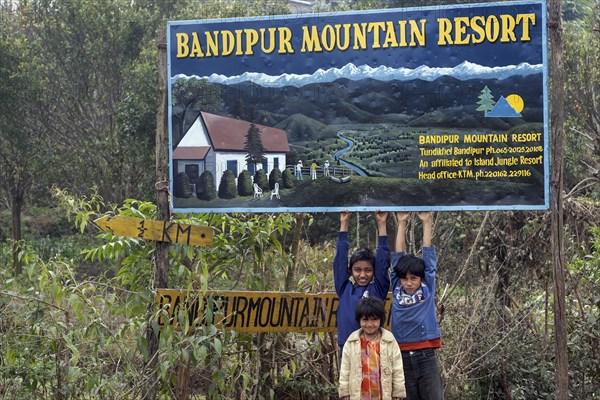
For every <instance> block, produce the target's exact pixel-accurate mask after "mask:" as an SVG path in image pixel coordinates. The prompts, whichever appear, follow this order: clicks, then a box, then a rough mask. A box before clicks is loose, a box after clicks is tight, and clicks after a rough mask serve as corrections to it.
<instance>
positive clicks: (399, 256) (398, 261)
mask: <svg viewBox="0 0 600 400" xmlns="http://www.w3.org/2000/svg"><path fill="white" fill-rule="evenodd" d="M418 215H419V219H420V220H421V222H422V224H423V253H422V256H423V258H421V257H417V256H415V255H414V254H406V224H407V221H408V218H409V217H410V213H407V212H398V213H396V218H397V220H398V232H397V234H396V251H395V252H394V253H392V273H391V276H392V310H391V312H392V333H393V334H394V337H395V338H396V341H397V342H398V344H399V345H400V350H401V352H402V364H403V366H404V377H405V384H406V393H407V398H408V399H410V400H412V399H420V400H443V398H444V390H443V385H442V378H441V374H440V368H439V365H438V362H437V356H436V354H435V349H439V348H441V347H442V339H441V333H440V327H439V324H438V321H437V317H436V309H435V271H436V267H437V261H436V254H435V247H433V246H432V245H431V221H430V218H431V217H430V213H429V212H419V214H418Z"/></svg>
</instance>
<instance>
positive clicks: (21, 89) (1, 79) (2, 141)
mask: <svg viewBox="0 0 600 400" xmlns="http://www.w3.org/2000/svg"><path fill="white" fill-rule="evenodd" d="M0 15H1V16H2V28H3V29H2V31H1V34H0V178H1V181H2V184H1V185H0V198H1V199H2V202H4V203H5V204H6V205H7V206H8V207H9V208H10V210H11V220H12V223H11V228H12V240H13V247H12V256H13V257H12V258H13V273H14V274H15V275H18V274H20V273H21V262H20V258H19V253H20V251H21V239H22V235H21V215H22V213H23V208H24V206H25V203H26V200H27V198H28V197H30V192H31V189H32V187H33V186H34V179H35V178H36V176H37V177H38V178H41V179H43V176H42V174H41V171H40V172H38V173H37V174H36V171H39V170H40V168H39V167H40V164H39V161H40V156H42V154H43V152H44V149H45V146H43V145H42V138H41V137H40V135H39V133H38V132H39V131H38V129H37V128H38V125H39V119H38V116H37V113H36V110H35V108H34V106H33V102H32V101H31V99H32V98H33V97H35V92H36V85H37V81H36V76H35V75H31V74H30V68H29V65H28V64H27V59H28V51H29V50H28V46H27V36H26V32H24V31H23V30H21V29H20V27H19V24H20V17H19V12H18V10H17V9H15V8H13V6H12V4H9V3H3V4H1V5H0Z"/></svg>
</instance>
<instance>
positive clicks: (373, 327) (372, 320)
mask: <svg viewBox="0 0 600 400" xmlns="http://www.w3.org/2000/svg"><path fill="white" fill-rule="evenodd" d="M380 326H381V320H380V319H379V318H378V317H362V318H361V319H360V327H361V328H362V330H363V331H364V332H365V333H366V334H367V335H374V334H375V332H377V331H378V330H379V327H380Z"/></svg>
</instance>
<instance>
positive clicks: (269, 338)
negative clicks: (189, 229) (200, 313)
mask: <svg viewBox="0 0 600 400" xmlns="http://www.w3.org/2000/svg"><path fill="white" fill-rule="evenodd" d="M449 3H453V4H456V3H464V1H452V2H445V1H392V0H389V1H385V0H381V1H379V0H358V1H354V2H345V3H339V4H338V5H337V7H338V9H350V8H352V9H375V8H386V7H409V6H422V5H440V4H449ZM289 12H290V9H289V7H288V5H287V2H282V1H279V0H268V1H262V0H261V1H255V2H247V1H238V0H233V1H221V2H219V1H216V2H215V1H206V2H205V1H200V2H198V1H184V0H161V1H152V0H146V1H135V0H134V1H130V0H127V1H125V0H54V1H50V0H0V20H1V21H0V22H1V24H0V26H1V28H0V29H1V31H0V183H1V184H0V399H117V398H118V399H138V398H161V399H162V398H164V399H167V398H177V399H188V398H194V399H271V398H275V399H323V398H335V393H336V386H335V385H336V374H337V362H338V360H337V348H336V340H335V338H334V337H332V336H331V335H324V334H312V335H309V334H237V333H234V332H223V331H218V330H217V329H216V328H215V327H214V326H206V327H205V328H203V329H202V330H201V331H200V332H197V333H196V334H194V335H186V334H184V333H182V332H181V331H169V330H163V331H161V332H160V335H158V331H159V329H158V326H157V325H156V323H155V322H153V319H152V318H151V317H152V308H151V305H152V304H153V297H152V291H151V289H150V288H151V287H152V282H153V278H154V277H153V267H154V264H153V262H154V255H155V253H154V251H155V248H154V246H155V244H154V243H151V242H145V241H143V240H139V239H134V238H124V237H114V236H112V235H110V234H106V233H101V232H99V231H98V229H96V228H95V227H94V226H93V225H92V224H91V221H92V220H93V219H95V218H97V217H99V216H102V215H105V214H109V215H116V214H120V215H125V216H136V217H142V218H154V217H155V216H156V212H157V210H156V205H155V199H156V191H155V181H156V178H155V176H156V173H155V132H156V110H157V104H158V95H157V93H158V79H157V76H158V71H157V59H158V55H157V54H158V53H157V52H158V49H157V39H156V37H157V34H156V31H157V30H158V29H163V28H164V27H165V24H166V21H167V20H185V19H202V18H221V17H245V16H251V15H273V14H285V13H289ZM599 15H600V3H599V2H598V1H597V0H596V1H594V0H571V1H568V0H565V1H564V2H563V28H564V32H563V33H564V40H565V54H564V68H565V76H566V87H565V93H566V102H565V105H564V106H565V111H566V115H567V121H566V125H565V132H564V134H565V165H564V171H563V176H564V187H565V196H564V202H565V203H564V221H565V254H564V259H565V260H566V262H567V265H566V302H567V308H566V312H567V322H568V327H567V330H568V358H569V391H570V396H571V398H574V399H596V398H600V383H599V382H600V348H599V345H600V322H599V321H600V301H599V300H598V297H597V293H598V292H600V229H599V228H598V222H599V219H600V203H599V201H600V186H599V185H598V183H599V181H600V173H599V168H600V164H599V161H600V68H598V65H600V21H599ZM550 51H552V49H550ZM551 89H552V88H551ZM550 105H551V106H552V99H550ZM173 217H174V218H175V219H177V221H179V222H183V223H193V224H201V225H208V226H212V227H214V229H215V240H214V244H213V245H212V246H211V247H207V248H194V247H182V246H171V247H170V250H169V275H168V277H167V279H168V283H169V286H170V287H173V288H181V289H186V288H190V289H195V290H201V291H205V290H207V289H211V290H214V289H227V290H272V291H306V292H314V293H318V292H325V291H333V290H334V289H333V277H332V271H331V264H332V258H333V253H334V240H335V237H336V236H335V234H336V231H337V228H338V226H339V220H338V215H334V214H317V213H315V214H286V213H284V214H189V215H180V214H178V215H174V216H173ZM434 232H435V236H434V243H435V244H436V246H437V248H438V253H439V268H438V285H437V287H438V288H439V291H438V293H437V304H438V311H439V319H440V321H441V328H442V332H443V340H444V348H443V349H442V350H441V351H440V359H441V365H442V368H443V377H444V380H445V384H446V389H445V390H446V398H447V399H461V400H464V399H532V398H535V399H550V398H553V392H554V383H555V377H554V358H553V357H554V349H553V344H554V340H553V313H552V300H553V294H552V288H553V285H552V279H553V278H552V265H551V262H552V259H551V249H550V240H549V238H550V215H549V212H539V211H532V212H527V211H498V212H440V213H435V215H434ZM388 233H389V235H390V237H392V238H393V235H394V234H395V221H394V219H393V218H392V217H390V218H389V219H388ZM350 239H351V245H353V246H356V247H358V246H359V245H360V246H370V247H373V246H375V243H376V233H375V224H374V221H373V217H372V215H370V214H366V213H362V214H361V213H357V214H355V215H353V218H352V228H351V235H350ZM419 240H420V237H419V226H418V224H417V219H414V220H412V221H411V224H410V227H409V244H410V248H409V250H411V251H418V250H419V247H420V246H419ZM391 242H392V241H391ZM148 333H150V334H154V335H155V336H156V337H158V338H159V346H158V351H157V352H156V353H152V352H150V351H149V346H148V341H147V337H148Z"/></svg>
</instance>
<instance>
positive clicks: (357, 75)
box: [173, 61, 543, 87]
mask: <svg viewBox="0 0 600 400" xmlns="http://www.w3.org/2000/svg"><path fill="white" fill-rule="evenodd" d="M542 70H543V65H542V64H537V65H531V64H529V63H521V64H518V65H508V66H502V67H486V66H482V65H478V64H475V63H471V62H469V61H464V62H462V63H460V64H459V65H457V66H456V67H453V68H441V67H428V66H427V65H421V66H420V67H418V68H415V69H410V68H391V67H386V66H379V67H376V68H373V67H370V66H368V65H360V66H356V65H354V64H347V65H345V66H343V67H342V68H330V69H328V70H323V69H318V70H317V71H315V72H314V73H313V74H281V75H278V76H273V75H268V74H266V73H258V72H244V73H243V74H241V75H238V76H224V75H221V74H217V73H213V74H210V75H208V76H198V75H194V76H191V77H189V76H187V75H184V74H178V75H176V76H174V77H173V79H181V78H184V79H185V78H199V79H207V80H208V81H209V82H210V83H219V84H223V85H235V84H238V83H242V82H252V83H255V84H257V85H260V86H263V87H285V86H293V87H302V86H306V85H309V84H313V83H327V82H335V81H336V80H338V79H349V80H353V81H358V80H362V79H375V80H379V81H410V80H415V79H421V80H424V81H434V80H436V79H438V78H440V77H442V76H451V77H453V78H456V79H458V80H461V81H465V80H469V79H506V78H508V77H511V76H517V75H518V76H527V75H531V74H537V73H541V72H542Z"/></svg>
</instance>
